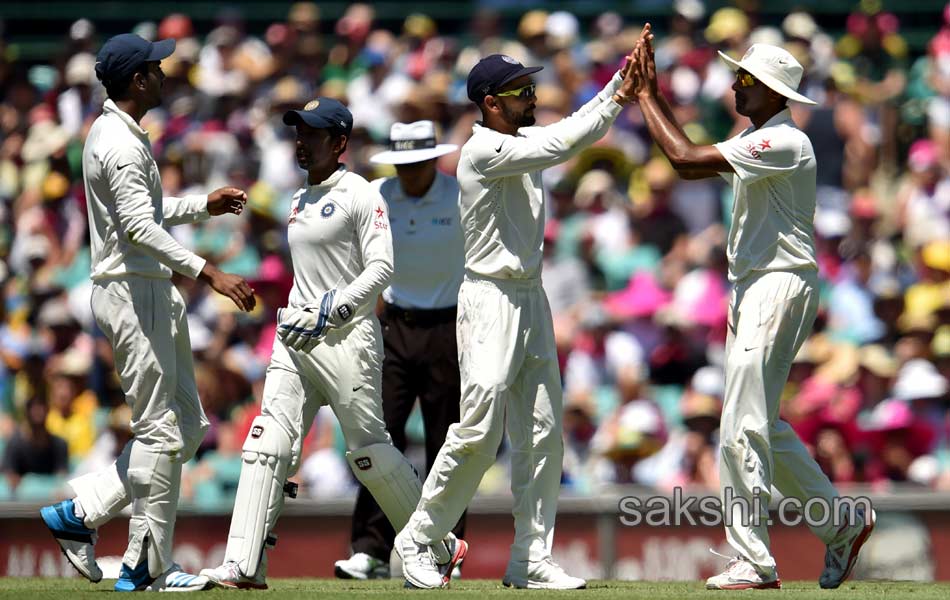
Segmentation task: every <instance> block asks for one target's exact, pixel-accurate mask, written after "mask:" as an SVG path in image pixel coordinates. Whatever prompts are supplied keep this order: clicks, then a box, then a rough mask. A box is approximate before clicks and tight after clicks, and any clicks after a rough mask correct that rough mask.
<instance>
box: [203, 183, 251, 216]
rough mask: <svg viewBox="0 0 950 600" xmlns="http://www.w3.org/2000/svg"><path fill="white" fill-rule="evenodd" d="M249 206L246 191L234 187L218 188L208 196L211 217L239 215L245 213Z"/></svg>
mask: <svg viewBox="0 0 950 600" xmlns="http://www.w3.org/2000/svg"><path fill="white" fill-rule="evenodd" d="M245 204H247V194H245V193H244V190H239V189H237V188H233V187H223V188H218V189H216V190H215V191H213V192H211V193H210V194H208V214H209V215H211V216H217V215H223V214H225V213H231V214H232V215H239V214H241V213H242V212H244V205H245Z"/></svg>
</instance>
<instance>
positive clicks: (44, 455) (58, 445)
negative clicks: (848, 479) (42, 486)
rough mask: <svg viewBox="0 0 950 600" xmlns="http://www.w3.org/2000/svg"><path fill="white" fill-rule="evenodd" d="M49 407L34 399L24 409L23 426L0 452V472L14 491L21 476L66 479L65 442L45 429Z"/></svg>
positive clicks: (38, 398)
mask: <svg viewBox="0 0 950 600" xmlns="http://www.w3.org/2000/svg"><path fill="white" fill-rule="evenodd" d="M48 414H49V406H48V405H47V403H46V400H45V399H44V398H41V397H39V396H34V397H32V398H30V399H29V400H27V402H26V406H25V407H24V422H23V424H22V425H21V426H20V427H19V428H17V431H16V433H14V434H13V437H12V438H10V440H9V441H8V442H7V445H6V447H5V448H4V450H3V463H2V466H0V472H2V473H3V475H4V476H5V477H6V478H7V483H8V484H9V485H10V487H11V488H12V489H14V490H15V489H16V488H17V486H18V485H19V484H20V481H21V480H22V479H23V476H24V475H28V474H31V473H34V474H37V475H65V474H66V473H67V471H68V469H69V450H68V448H67V445H66V441H65V440H64V439H62V438H61V437H58V436H55V435H53V434H51V433H50V432H49V431H48V430H47V429H46V419H47V415H48Z"/></svg>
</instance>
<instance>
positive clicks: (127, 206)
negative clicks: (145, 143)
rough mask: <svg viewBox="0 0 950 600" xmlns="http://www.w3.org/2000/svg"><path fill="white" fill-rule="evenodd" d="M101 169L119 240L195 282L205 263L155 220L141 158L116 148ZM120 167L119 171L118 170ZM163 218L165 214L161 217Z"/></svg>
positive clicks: (127, 149) (128, 149)
mask: <svg viewBox="0 0 950 600" xmlns="http://www.w3.org/2000/svg"><path fill="white" fill-rule="evenodd" d="M104 158H105V160H104V161H103V165H102V167H103V170H104V172H105V173H106V174H107V177H108V181H109V188H110V189H112V190H113V191H114V193H115V214H116V221H117V223H116V230H117V233H118V234H119V236H120V239H121V238H123V237H124V238H125V239H126V240H128V242H129V243H130V244H132V245H133V246H135V247H136V248H138V249H139V250H141V251H143V252H145V253H146V254H148V255H150V256H152V257H154V258H155V259H156V260H157V261H159V262H160V263H162V264H164V265H166V266H168V267H169V268H170V269H172V270H174V271H177V272H179V273H181V274H182V275H185V276H187V277H190V278H192V279H195V278H196V277H198V274H199V273H201V270H202V269H203V268H204V266H205V260H204V259H203V258H201V257H200V256H198V255H197V254H195V253H194V252H191V251H190V250H188V249H187V248H185V247H184V246H182V245H181V244H179V243H178V242H177V241H176V240H175V238H173V237H172V236H171V234H169V233H168V232H167V231H166V230H165V229H164V228H163V227H162V226H161V225H159V224H158V223H157V222H156V221H155V217H156V215H155V210H154V207H153V205H152V196H151V192H150V191H149V185H148V181H147V178H146V174H145V171H144V169H143V166H142V165H143V164H148V162H147V161H148V160H150V158H148V157H143V156H142V155H141V153H140V152H139V151H137V150H135V149H134V148H117V149H115V150H114V151H113V152H110V153H108V154H106V156H105V157H104ZM119 167H121V168H119ZM163 216H164V215H163Z"/></svg>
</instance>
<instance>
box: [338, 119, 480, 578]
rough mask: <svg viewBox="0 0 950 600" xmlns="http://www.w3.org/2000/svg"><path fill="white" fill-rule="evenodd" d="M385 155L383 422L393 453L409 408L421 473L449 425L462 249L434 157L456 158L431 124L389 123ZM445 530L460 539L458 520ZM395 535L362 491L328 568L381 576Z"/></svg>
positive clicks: (455, 386)
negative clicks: (342, 550)
mask: <svg viewBox="0 0 950 600" xmlns="http://www.w3.org/2000/svg"><path fill="white" fill-rule="evenodd" d="M389 140H390V149H389V150H386V151H384V152H380V153H379V154H375V155H373V156H372V157H371V158H370V161H371V162H374V163H377V164H390V165H394V166H395V168H396V176H394V177H384V178H380V179H377V180H375V181H373V182H372V185H373V187H374V188H376V189H378V190H379V194H380V195H381V196H382V197H383V200H385V202H386V205H387V206H388V210H389V225H390V232H391V233H392V240H393V254H394V256H393V258H394V267H393V275H392V280H391V281H390V284H389V286H388V287H387V288H386V289H385V290H383V293H382V298H381V300H382V302H381V303H380V304H381V307H380V308H379V310H378V314H379V320H380V324H381V325H382V331H383V348H384V353H385V358H384V359H383V366H382V406H383V420H384V421H385V423H386V428H387V430H388V431H389V434H390V436H391V437H392V439H393V445H395V447H396V448H397V449H398V450H400V451H405V449H406V423H407V421H408V420H409V417H410V415H411V413H412V410H413V407H414V406H415V405H416V402H417V401H418V403H419V408H420V409H421V413H422V421H423V424H424V426H425V450H426V469H427V471H428V469H429V468H431V467H432V463H433V462H434V461H435V457H436V456H437V455H438V453H439V449H440V448H441V447H442V443H443V442H445V434H446V432H447V431H448V429H449V426H450V425H452V424H453V423H457V422H458V420H459V393H460V392H459V385H460V382H459V365H458V346H457V344H456V340H455V319H456V316H457V315H456V307H455V305H456V302H458V293H459V286H461V285H462V275H463V273H464V270H465V265H464V260H465V259H464V253H465V250H464V242H463V240H462V226H461V224H460V222H459V204H458V198H459V186H458V181H457V180H456V179H455V178H454V177H452V176H450V175H446V174H445V173H441V172H440V171H439V170H438V169H437V168H436V159H437V158H438V157H440V156H443V155H445V154H449V153H452V152H455V151H457V150H458V146H456V145H455V144H438V143H436V132H435V124H434V123H433V122H432V121H416V122H414V123H394V124H393V126H392V128H391V129H390V133H389ZM452 532H453V533H454V534H455V535H456V536H458V537H463V536H464V532H465V517H464V516H463V517H462V518H461V519H460V520H459V523H458V524H457V525H456V526H455V528H454V529H453V530H452ZM395 537H396V531H395V529H394V528H393V527H392V524H391V523H390V522H389V520H388V519H387V518H386V515H385V513H383V511H382V510H381V509H380V508H379V505H378V504H377V503H376V501H375V500H374V499H373V495H372V494H371V493H370V492H369V490H367V489H366V487H365V486H360V490H359V493H358V494H357V496H356V506H355V507H354V508H353V519H352V528H351V535H350V543H351V548H352V549H353V555H352V556H351V557H350V558H348V559H345V560H338V561H336V563H335V565H334V572H335V574H336V576H337V577H340V578H344V579H376V578H389V576H390V570H389V558H390V555H391V554H392V549H393V540H394V539H395Z"/></svg>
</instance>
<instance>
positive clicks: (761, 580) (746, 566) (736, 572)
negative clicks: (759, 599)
mask: <svg viewBox="0 0 950 600" xmlns="http://www.w3.org/2000/svg"><path fill="white" fill-rule="evenodd" d="M713 554H715V555H717V556H723V555H722V554H719V553H718V552H713ZM724 558H729V557H724ZM781 587H782V581H781V580H780V579H779V578H778V573H777V572H776V571H775V570H774V569H773V570H772V574H771V575H763V574H762V573H760V572H759V570H758V569H756V568H755V565H753V564H752V563H750V562H749V561H747V560H746V559H744V558H742V557H741V556H736V557H733V558H730V559H729V564H727V565H726V570H725V571H723V572H722V573H720V574H719V575H714V576H713V577H710V578H709V579H707V580H706V589H707V590H768V589H780V588H781Z"/></svg>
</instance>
